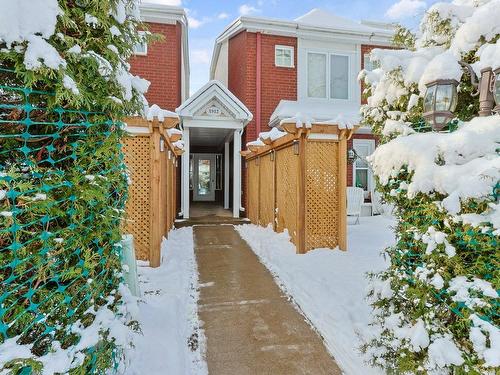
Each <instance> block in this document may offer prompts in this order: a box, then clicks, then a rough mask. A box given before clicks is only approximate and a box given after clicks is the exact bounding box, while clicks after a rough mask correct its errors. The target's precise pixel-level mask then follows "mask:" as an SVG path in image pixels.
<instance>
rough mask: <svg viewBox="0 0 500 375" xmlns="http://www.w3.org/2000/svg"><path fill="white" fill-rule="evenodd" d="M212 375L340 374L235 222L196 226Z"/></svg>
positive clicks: (201, 308)
mask: <svg viewBox="0 0 500 375" xmlns="http://www.w3.org/2000/svg"><path fill="white" fill-rule="evenodd" d="M194 239H195V253H196V257H197V260H198V268H199V272H200V287H201V290H200V300H199V303H198V306H199V315H200V319H201V320H202V321H203V329H204V331H205V335H206V338H207V353H206V354H207V355H206V358H207V363H208V370H209V373H210V374H216V375H226V374H227V375H235V374H238V375H255V374H290V375H299V374H315V375H316V374H317V375H322V374H325V375H326V374H329V375H336V374H340V373H341V371H340V369H339V368H338V366H337V365H336V364H335V362H334V360H333V358H332V357H331V356H330V355H329V353H328V351H327V350H326V349H325V346H324V344H323V342H322V340H321V338H320V337H319V336H318V335H317V333H316V332H314V331H313V330H312V329H311V327H310V326H309V325H308V324H307V323H306V322H305V321H304V318H303V317H302V316H301V315H300V314H299V313H298V312H297V310H296V309H295V308H294V307H293V305H292V304H291V303H290V302H289V301H288V299H287V298H286V296H284V295H283V293H282V291H281V290H280V289H279V288H278V286H277V285H276V283H275V282H274V280H273V277H272V276H271V274H270V273H269V272H268V270H267V269H266V268H265V267H264V266H263V265H262V264H261V263H260V262H259V260H258V258H257V257H256V256H255V254H254V253H253V252H252V250H251V249H250V248H249V246H248V245H247V244H246V243H245V241H243V240H242V239H241V237H240V236H239V235H238V233H237V232H236V231H235V230H234V227H233V226H232V225H217V226H196V227H194Z"/></svg>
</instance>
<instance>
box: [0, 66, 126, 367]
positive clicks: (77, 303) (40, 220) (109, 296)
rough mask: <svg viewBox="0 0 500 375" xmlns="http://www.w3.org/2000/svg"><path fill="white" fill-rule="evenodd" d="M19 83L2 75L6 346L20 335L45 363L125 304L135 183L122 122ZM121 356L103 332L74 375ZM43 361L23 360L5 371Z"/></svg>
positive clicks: (1, 304)
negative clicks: (126, 211)
mask: <svg viewBox="0 0 500 375" xmlns="http://www.w3.org/2000/svg"><path fill="white" fill-rule="evenodd" d="M15 81H16V79H15V76H14V75H13V74H12V73H11V72H8V71H5V70H0V82H3V83H7V84H3V85H0V285H1V289H0V345H2V343H4V342H6V341H7V340H9V339H15V340H16V342H17V343H18V344H20V345H27V346H29V347H30V348H31V352H32V353H33V355H34V356H35V359H36V358H37V357H40V356H44V355H45V354H47V353H48V352H49V351H51V350H53V344H54V342H57V345H60V346H61V347H62V348H63V349H66V348H69V347H71V346H73V345H75V344H77V343H78V342H79V341H80V336H79V335H78V334H77V333H75V332H74V331H72V328H71V327H74V326H75V325H78V324H80V323H81V325H82V326H83V327H87V326H88V325H90V324H91V323H92V322H93V320H94V318H95V316H94V315H93V314H92V313H91V311H90V310H89V309H90V308H94V309H97V308H98V307H99V306H104V305H107V306H109V307H110V308H111V309H116V308H117V306H118V305H119V303H120V302H119V297H118V295H117V292H116V288H117V285H118V284H119V282H120V279H119V273H118V272H117V270H119V269H120V253H119V250H120V249H119V247H118V246H116V244H117V243H118V242H119V241H120V230H119V227H120V221H121V215H122V212H123V208H124V202H125V199H126V177H125V168H124V164H123V156H122V154H121V150H120V137H121V135H122V130H121V124H120V123H118V122H115V121H113V120H112V119H110V118H108V117H107V116H106V115H105V114H103V113H99V112H88V111H76V110H70V109H63V108H59V107H53V104H52V103H54V94H52V93H49V92H42V91H36V90H33V89H29V88H24V87H17V86H16V85H15ZM116 351H117V348H116V347H115V345H114V344H113V342H112V340H106V333H103V339H102V340H101V342H99V344H98V345H96V346H93V347H91V348H86V349H85V350H84V356H85V358H84V360H82V362H83V363H82V364H81V365H79V366H78V371H77V372H75V373H91V374H93V373H104V372H105V369H106V368H108V367H110V366H113V365H115V366H116V362H117V357H118V355H117V352H116ZM38 365H39V364H37V362H36V361H16V360H14V361H12V362H11V363H10V364H8V365H6V369H10V372H12V373H18V374H21V373H22V374H29V373H32V372H37V371H36V368H37V366H38ZM0 367H1V366H0ZM0 372H2V368H0Z"/></svg>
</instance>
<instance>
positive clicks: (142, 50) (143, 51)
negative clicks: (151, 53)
mask: <svg viewBox="0 0 500 375" xmlns="http://www.w3.org/2000/svg"><path fill="white" fill-rule="evenodd" d="M145 34H146V33H145V32H144V31H139V35H140V36H141V37H144V36H145ZM147 54H148V43H147V42H146V41H143V42H140V43H137V44H136V45H134V55H139V56H146V55H147Z"/></svg>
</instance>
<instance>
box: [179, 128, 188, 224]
mask: <svg viewBox="0 0 500 375" xmlns="http://www.w3.org/2000/svg"><path fill="white" fill-rule="evenodd" d="M182 139H183V141H184V153H183V154H182V176H181V185H182V187H181V200H182V213H183V217H184V219H189V155H190V150H189V128H184V131H183V136H182Z"/></svg>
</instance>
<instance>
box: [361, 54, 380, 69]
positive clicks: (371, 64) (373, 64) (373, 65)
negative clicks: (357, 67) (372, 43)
mask: <svg viewBox="0 0 500 375" xmlns="http://www.w3.org/2000/svg"><path fill="white" fill-rule="evenodd" d="M363 66H364V67H365V70H367V71H369V72H371V71H372V70H375V69H378V68H380V63H379V62H378V61H371V59H370V54H369V53H365V54H364V55H363Z"/></svg>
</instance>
